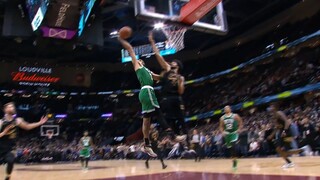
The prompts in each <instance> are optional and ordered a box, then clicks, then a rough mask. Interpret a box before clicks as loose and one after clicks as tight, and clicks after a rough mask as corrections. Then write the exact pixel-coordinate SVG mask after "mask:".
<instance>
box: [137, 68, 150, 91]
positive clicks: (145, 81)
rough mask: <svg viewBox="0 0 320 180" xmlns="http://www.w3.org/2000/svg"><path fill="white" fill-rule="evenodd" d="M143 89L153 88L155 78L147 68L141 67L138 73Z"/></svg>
mask: <svg viewBox="0 0 320 180" xmlns="http://www.w3.org/2000/svg"><path fill="white" fill-rule="evenodd" d="M136 74H137V77H138V80H139V82H140V85H141V87H143V86H153V78H152V74H151V71H150V70H149V69H148V68H146V67H141V68H139V69H138V70H137V71H136Z"/></svg>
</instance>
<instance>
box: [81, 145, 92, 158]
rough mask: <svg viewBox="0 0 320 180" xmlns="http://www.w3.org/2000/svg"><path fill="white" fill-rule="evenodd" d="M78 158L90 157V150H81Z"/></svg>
mask: <svg viewBox="0 0 320 180" xmlns="http://www.w3.org/2000/svg"><path fill="white" fill-rule="evenodd" d="M80 157H85V158H88V157H90V149H89V148H88V147H87V148H83V149H81V150H80Z"/></svg>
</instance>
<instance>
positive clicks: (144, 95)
mask: <svg viewBox="0 0 320 180" xmlns="http://www.w3.org/2000/svg"><path fill="white" fill-rule="evenodd" d="M139 101H140V103H141V105H142V114H147V113H151V112H154V111H155V110H156V108H160V106H159V103H158V100H157V97H156V94H155V92H154V90H153V88H151V87H146V88H144V87H143V88H142V89H141V91H140V93H139Z"/></svg>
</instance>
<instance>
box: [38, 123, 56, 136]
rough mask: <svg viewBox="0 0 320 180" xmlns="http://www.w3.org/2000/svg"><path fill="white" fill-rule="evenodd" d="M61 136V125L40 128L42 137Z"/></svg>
mask: <svg viewBox="0 0 320 180" xmlns="http://www.w3.org/2000/svg"><path fill="white" fill-rule="evenodd" d="M59 134H60V126H59V125H42V126H41V127H40V135H41V136H47V137H49V136H50V135H51V136H59Z"/></svg>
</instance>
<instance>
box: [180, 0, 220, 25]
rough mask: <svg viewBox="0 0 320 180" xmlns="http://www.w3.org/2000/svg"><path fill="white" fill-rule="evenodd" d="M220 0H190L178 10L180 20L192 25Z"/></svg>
mask: <svg viewBox="0 0 320 180" xmlns="http://www.w3.org/2000/svg"><path fill="white" fill-rule="evenodd" d="M221 1H222V0H190V2H188V3H187V4H186V5H184V6H183V7H182V8H181V10H180V21H181V22H183V23H185V24H188V25H192V24H194V23H195V22H197V21H198V20H199V19H201V18H202V17H203V16H205V15H206V14H207V13H208V12H209V11H211V10H212V9H213V8H214V7H216V6H217V5H218V4H219V3H220V2H221Z"/></svg>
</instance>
